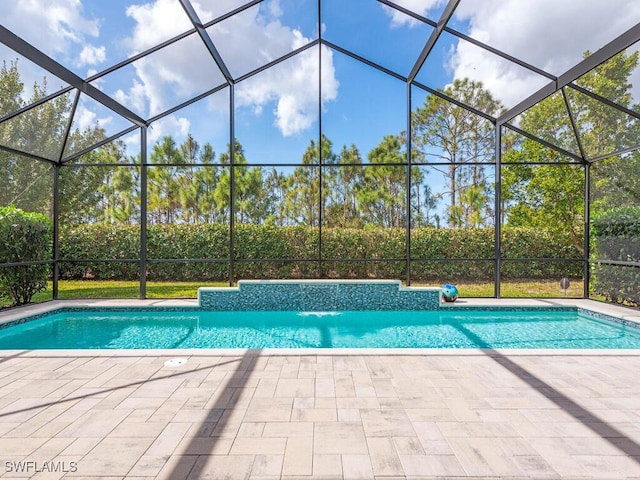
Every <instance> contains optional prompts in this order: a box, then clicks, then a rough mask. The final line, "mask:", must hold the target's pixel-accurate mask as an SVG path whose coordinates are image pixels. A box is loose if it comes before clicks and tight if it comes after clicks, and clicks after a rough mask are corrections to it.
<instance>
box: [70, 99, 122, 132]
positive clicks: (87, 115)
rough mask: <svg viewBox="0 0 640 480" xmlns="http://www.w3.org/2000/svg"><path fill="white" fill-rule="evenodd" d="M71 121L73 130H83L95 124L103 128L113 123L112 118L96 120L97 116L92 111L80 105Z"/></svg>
mask: <svg viewBox="0 0 640 480" xmlns="http://www.w3.org/2000/svg"><path fill="white" fill-rule="evenodd" d="M73 121H74V128H78V129H79V130H85V129H87V128H91V127H94V126H95V125H96V123H97V124H99V125H100V126H101V127H103V128H104V127H106V126H107V125H109V124H110V123H111V122H112V121H113V117H104V118H98V115H97V114H96V113H95V112H94V111H92V110H89V109H88V108H87V107H85V106H84V105H82V104H80V105H78V108H77V109H76V114H75V116H74V117H73Z"/></svg>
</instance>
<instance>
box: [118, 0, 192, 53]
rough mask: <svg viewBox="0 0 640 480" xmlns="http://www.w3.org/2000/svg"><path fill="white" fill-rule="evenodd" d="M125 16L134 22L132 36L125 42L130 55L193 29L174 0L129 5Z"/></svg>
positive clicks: (158, 0) (157, 0)
mask: <svg viewBox="0 0 640 480" xmlns="http://www.w3.org/2000/svg"><path fill="white" fill-rule="evenodd" d="M127 16H128V17H131V18H132V19H133V20H135V22H136V26H135V28H134V29H133V32H132V35H131V36H130V37H128V38H127V39H126V40H125V44H126V45H127V46H128V47H129V49H130V51H131V53H132V54H134V53H138V52H141V51H143V50H146V49H148V48H151V47H154V46H156V45H158V44H159V43H161V42H163V41H165V40H168V39H169V38H171V37H173V36H175V35H178V34H180V33H183V32H185V31H187V30H190V29H193V25H192V24H191V22H190V21H189V18H188V17H187V15H186V13H185V11H184V10H183V8H182V7H181V6H180V3H179V2H177V1H176V0H156V1H155V2H152V3H145V4H142V5H131V6H130V7H128V8H127Z"/></svg>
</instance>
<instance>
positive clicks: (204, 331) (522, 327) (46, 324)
mask: <svg viewBox="0 0 640 480" xmlns="http://www.w3.org/2000/svg"><path fill="white" fill-rule="evenodd" d="M15 323H16V324H14V325H11V326H5V328H0V349H3V350H7V349H19V350H37V349H178V348H190V349H192V348H195V349H200V348H224V349H227V348H243V349H263V348H293V349H300V348H436V349H441V348H459V349H475V348H486V349H528V348H533V349H556V348H562V349H565V348H570V349H640V328H637V327H636V326H632V325H631V324H630V323H628V322H622V323H616V322H613V321H609V320H604V319H601V318H596V317H594V316H592V315H590V314H588V312H586V311H584V310H582V309H578V308H574V307H554V308H529V309H524V308H496V309H492V310H488V309H486V308H483V309H470V308H460V309H457V308H446V309H440V310H434V311H210V310H204V309H200V308H191V309H190V308H182V309H178V308H173V309H162V310H159V309H152V308H146V309H145V308H134V309H127V310H125V309H122V308H114V309H93V308H86V307H85V308H63V309H60V310H58V311H53V312H51V313H50V314H47V315H44V316H41V317H38V318H32V319H23V320H21V321H19V322H15Z"/></svg>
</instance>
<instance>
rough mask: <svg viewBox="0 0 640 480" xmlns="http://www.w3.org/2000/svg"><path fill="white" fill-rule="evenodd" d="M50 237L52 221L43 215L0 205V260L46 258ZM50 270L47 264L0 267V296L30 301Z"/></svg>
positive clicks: (15, 300) (19, 260)
mask: <svg viewBox="0 0 640 480" xmlns="http://www.w3.org/2000/svg"><path fill="white" fill-rule="evenodd" d="M52 239H53V224H52V222H51V220H50V219H49V218H48V217H47V216H46V215H43V214H41V213H33V212H23V211H22V210H20V209H19V208H16V207H15V206H13V205H10V206H7V207H0V264H1V263H19V262H41V261H49V260H51V247H52V243H53V242H52ZM49 271H50V269H49V265H47V264H34V265H14V266H5V267H0V297H6V298H8V299H10V301H11V302H12V303H13V305H23V304H25V303H29V302H30V301H31V298H32V297H33V296H34V295H35V294H36V293H38V292H40V291H42V290H44V289H46V287H47V279H48V278H49Z"/></svg>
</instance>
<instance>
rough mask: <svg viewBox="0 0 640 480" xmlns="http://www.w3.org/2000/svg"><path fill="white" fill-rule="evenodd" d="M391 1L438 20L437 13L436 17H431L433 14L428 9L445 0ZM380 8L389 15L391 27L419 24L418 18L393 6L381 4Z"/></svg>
mask: <svg viewBox="0 0 640 480" xmlns="http://www.w3.org/2000/svg"><path fill="white" fill-rule="evenodd" d="M393 3H395V4H397V5H399V6H401V7H404V8H406V9H407V10H411V11H412V12H414V13H417V14H418V15H422V16H423V17H426V18H430V19H431V20H438V19H439V15H438V18H433V15H429V10H431V9H433V8H436V7H439V6H441V5H442V4H444V3H445V0H395V1H394V2H393ZM382 8H383V9H384V11H385V12H386V13H387V14H388V15H389V16H390V17H391V26H393V27H402V26H405V25H406V26H409V27H414V26H416V25H419V24H420V21H419V20H416V19H415V18H413V17H410V16H408V15H405V14H404V13H402V12H400V11H399V10H397V9H395V8H391V7H389V6H387V5H382Z"/></svg>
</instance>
